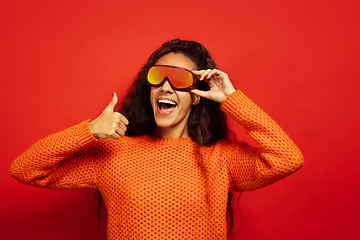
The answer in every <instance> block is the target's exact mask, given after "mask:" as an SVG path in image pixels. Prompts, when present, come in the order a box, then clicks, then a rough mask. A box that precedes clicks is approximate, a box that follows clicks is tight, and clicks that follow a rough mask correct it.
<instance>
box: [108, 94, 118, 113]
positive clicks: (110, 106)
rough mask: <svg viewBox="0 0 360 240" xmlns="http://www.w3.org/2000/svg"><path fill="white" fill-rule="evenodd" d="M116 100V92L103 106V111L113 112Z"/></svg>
mask: <svg viewBox="0 0 360 240" xmlns="http://www.w3.org/2000/svg"><path fill="white" fill-rule="evenodd" d="M117 102H118V97H117V94H116V93H114V96H113V98H112V99H111V101H110V103H109V105H108V106H107V107H106V108H105V111H108V112H114V108H115V106H116V104H117Z"/></svg>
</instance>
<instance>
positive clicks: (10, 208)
mask: <svg viewBox="0 0 360 240" xmlns="http://www.w3.org/2000/svg"><path fill="white" fill-rule="evenodd" d="M54 2H56V3H54ZM222 3H224V4H222ZM358 9H359V3H358V1H346V0H345V1H340V0H337V1H336V0H335V1H320V0H311V1H310V0H304V1H288V0H287V1H285V0H273V1H265V0H264V1H257V0H254V1H226V2H219V1H193V0H184V1H180V2H179V1H155V0H154V1H103V2H102V3H100V1H69V0H63V1H45V0H42V1H36V0H35V1H20V0H2V1H1V2H0V33H1V37H0V51H1V52H0V56H1V64H0V78H1V87H0V92H1V125H0V132H1V145H0V147H1V160H0V178H1V180H0V188H1V189H0V190H1V198H0V199H1V202H2V204H0V239H37V240H41V239H44V240H45V239H46V240H48V239H55V240H57V239H74V240H75V239H76V240H79V239H80V240H81V239H87V240H88V239H94V240H95V239H97V237H96V233H97V230H96V219H95V215H94V212H93V210H92V209H93V207H92V191H89V190H76V191H75V190H73V191H51V190H44V189H36V188H33V187H29V186H25V185H22V184H20V183H17V182H16V181H15V180H13V179H12V178H11V177H10V176H9V167H10V164H11V162H12V160H13V159H15V158H16V157H17V156H18V155H19V154H21V153H22V152H23V151H24V150H25V149H26V148H27V147H29V146H30V145H31V144H32V143H34V142H35V141H36V140H38V139H40V138H42V137H45V136H46V135H48V134H51V133H53V132H55V131H58V130H61V129H64V128H66V127H68V126H71V125H74V124H76V123H78V122H80V121H82V120H84V119H86V118H95V117H97V115H99V114H100V113H101V111H102V110H103V108H104V107H105V106H106V105H107V104H108V102H109V101H110V99H111V95H112V92H113V91H116V92H118V93H119V94H120V95H122V94H123V93H124V92H125V91H126V89H127V88H128V86H129V85H130V82H131V81H132V79H133V78H134V76H135V75H136V74H137V72H138V70H139V69H140V67H141V66H142V64H143V63H145V61H146V59H147V57H148V56H149V54H150V53H151V52H152V51H154V50H155V49H156V48H157V47H159V45H160V44H161V43H162V42H164V41H166V40H169V39H172V38H176V37H179V38H183V39H193V40H197V41H199V42H201V43H203V44H204V45H205V46H206V47H207V48H208V49H209V51H210V52H211V53H212V54H213V56H214V58H215V60H216V61H217V64H218V67H219V68H220V69H222V70H224V71H226V72H227V73H228V74H229V76H230V78H231V79H232V81H233V82H234V85H235V86H236V87H237V88H238V89H241V90H242V91H243V92H245V94H247V95H248V96H249V97H250V98H251V99H253V100H254V101H255V102H256V103H257V104H258V105H259V106H260V107H262V108H263V109H265V110H266V112H268V113H269V114H270V116H272V117H273V118H274V119H275V120H276V121H277V122H278V123H279V124H280V125H281V126H282V127H283V128H284V129H285V130H286V131H287V133H288V134H289V135H290V136H291V137H292V139H293V140H294V141H295V142H296V143H297V144H298V146H299V147H300V149H301V150H302V151H303V153H304V156H305V165H304V167H303V168H302V169H301V170H300V171H299V172H298V173H296V174H294V175H293V176H290V177H288V178H287V179H285V180H283V181H281V182H279V183H276V184H274V185H272V186H269V187H267V188H264V189H261V190H256V191H253V192H248V193H244V194H243V196H242V197H241V199H240V208H241V217H240V216H236V227H237V230H236V231H235V233H234V236H235V239H244V240H255V239H256V240H258V239H281V240H282V239H307V240H311V239H317V240H318V239H327V240H328V239H359V236H360V234H359V233H358V230H357V228H358V225H359V220H358V219H359V216H360V211H359V196H358V195H359V191H358V190H359V187H358V183H359V181H360V177H359V173H358V172H359V167H360V163H359V162H360V161H359V157H360V156H359V153H358V151H357V150H358V149H357V148H358V147H359V140H358V136H359V133H360V130H359V126H358V122H359V120H360V118H359V105H360V104H359V97H358V96H359V90H360V88H359V85H360V84H359V77H360V73H359V70H360V68H359V53H360V49H359V40H360V38H359V29H358V26H359V14H358ZM236 128H237V129H238V127H236ZM239 131H241V130H239ZM239 138H240V139H244V134H243V132H242V133H241V134H239Z"/></svg>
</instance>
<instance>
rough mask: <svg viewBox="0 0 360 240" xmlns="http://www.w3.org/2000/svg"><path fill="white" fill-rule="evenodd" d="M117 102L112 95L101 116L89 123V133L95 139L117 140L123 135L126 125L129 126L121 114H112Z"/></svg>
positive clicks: (116, 98) (115, 97) (115, 95)
mask: <svg viewBox="0 0 360 240" xmlns="http://www.w3.org/2000/svg"><path fill="white" fill-rule="evenodd" d="M117 102H118V97H117V94H116V93H114V96H113V98H112V100H111V102H110V103H109V105H108V106H107V107H106V108H105V110H104V111H103V112H102V113H101V115H100V116H99V117H98V118H96V119H95V120H94V121H91V122H89V128H90V131H91V133H92V134H93V135H94V136H95V137H96V138H114V139H119V138H120V136H124V135H125V132H126V125H128V124H129V121H128V120H127V119H126V117H125V116H124V115H122V114H121V113H118V112H114V108H115V106H116V104H117Z"/></svg>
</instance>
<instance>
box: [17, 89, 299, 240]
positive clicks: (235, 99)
mask: <svg viewBox="0 0 360 240" xmlns="http://www.w3.org/2000/svg"><path fill="white" fill-rule="evenodd" d="M222 110H223V111H224V112H225V113H227V114H228V115H230V116H231V117H232V118H234V119H235V120H236V121H237V122H239V123H240V124H241V125H243V126H244V127H245V128H246V130H247V132H248V134H249V136H250V137H252V138H253V139H254V140H255V141H257V142H258V143H259V144H260V146H261V148H260V149H258V148H254V147H251V146H249V145H247V144H246V143H243V142H236V141H230V140H221V141H219V142H217V143H215V144H213V145H210V146H205V147H201V146H199V145H198V144H197V143H195V142H193V141H192V139H191V138H178V139H164V138H153V137H151V136H149V135H143V136H140V137H126V136H125V137H121V139H120V140H113V139H105V140H97V139H96V138H94V137H93V136H92V134H91V132H90V130H89V127H88V122H89V120H87V121H84V122H82V123H80V124H78V125H76V126H73V127H71V128H68V129H66V130H64V131H61V132H58V133H56V134H53V135H51V136H49V137H47V138H44V139H42V140H40V141H39V142H37V143H36V144H34V145H33V146H32V147H30V148H29V149H28V150H27V151H26V152H24V153H23V154H22V155H21V156H19V157H18V158H17V159H16V160H15V161H14V162H13V164H12V166H11V169H10V173H11V175H12V176H13V177H14V178H15V179H16V180H18V181H20V182H23V183H26V184H29V185H33V186H37V187H46V188H51V189H74V188H97V189H99V190H100V191H101V193H102V195H103V198H104V202H105V205H106V208H107V211H108V229H107V234H108V239H148V240H149V239H226V235H227V229H226V206H227V196H228V191H231V190H233V191H247V190H253V189H257V188H261V187H264V186H266V185H269V184H271V183H274V182H276V181H278V180H280V179H282V178H284V177H286V176H287V175H290V174H292V173H293V172H295V171H297V170H298V169H299V168H300V167H301V166H302V164H303V156H302V154H301V152H300V151H299V149H298V148H297V147H296V145H295V144H294V143H293V142H292V141H291V140H290V138H289V137H288V136H287V135H286V134H285V133H284V132H283V130H282V129H281V128H280V127H279V126H278V125H277V124H276V123H275V122H274V121H273V120H272V119H271V118H270V117H269V116H268V115H267V114H266V113H264V112H263V111H262V110H261V109H260V108H258V107H257V106H256V105H255V104H254V103H253V102H252V101H250V100H249V99H248V98H247V97H246V96H245V95H244V94H243V93H242V92H240V91H236V92H234V93H233V94H231V95H230V96H229V97H228V98H227V99H226V100H225V102H224V103H223V105H222Z"/></svg>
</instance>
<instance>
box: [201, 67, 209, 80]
mask: <svg viewBox="0 0 360 240" xmlns="http://www.w3.org/2000/svg"><path fill="white" fill-rule="evenodd" d="M211 71H212V69H207V70H205V71H204V72H203V73H202V74H201V76H200V78H199V80H200V81H202V80H205V79H208V78H207V77H206V76H207V75H208V74H209V73H210V72H211Z"/></svg>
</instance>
